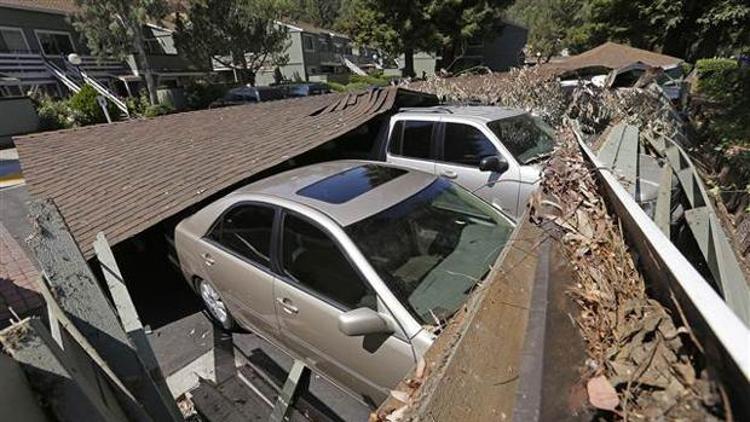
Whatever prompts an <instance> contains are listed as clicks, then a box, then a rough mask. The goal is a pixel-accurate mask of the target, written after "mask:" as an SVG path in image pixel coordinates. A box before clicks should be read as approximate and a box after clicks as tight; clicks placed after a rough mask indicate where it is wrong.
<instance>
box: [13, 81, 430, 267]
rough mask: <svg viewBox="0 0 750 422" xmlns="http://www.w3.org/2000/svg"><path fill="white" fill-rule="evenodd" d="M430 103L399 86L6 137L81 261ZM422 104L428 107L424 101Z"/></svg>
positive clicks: (31, 184) (33, 188)
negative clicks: (99, 241) (102, 245)
mask: <svg viewBox="0 0 750 422" xmlns="http://www.w3.org/2000/svg"><path fill="white" fill-rule="evenodd" d="M419 98H422V99H425V98H430V97H429V96H426V94H418V93H415V92H413V91H407V90H404V89H400V88H395V87H389V88H385V89H372V90H369V91H367V92H361V93H351V94H333V95H323V96H317V97H305V98H300V99H292V100H282V101H276V102H269V103H261V104H256V105H245V106H236V107H227V108H220V109H213V110H201V111H194V112H187V113H178V114H172V115H168V116H162V117H159V118H154V119H148V120H130V121H125V122H118V123H112V124H104V125H97V126H89V127H84V128H77V129H69V130H62V131H56V132H46V133H40V134H36V135H30V136H23V137H18V138H16V139H14V141H15V143H16V147H17V149H18V153H19V156H20V159H21V164H22V167H23V172H24V177H25V179H26V183H27V185H28V187H29V191H30V192H31V194H32V195H33V196H34V197H35V198H38V199H42V198H51V199H53V200H54V201H55V203H56V204H57V206H58V208H59V209H60V212H61V213H62V215H63V217H64V218H65V220H66V222H67V224H68V226H69V228H70V231H71V233H72V234H73V236H74V238H75V239H76V241H77V242H78V244H79V246H80V248H81V250H82V251H83V253H84V255H85V256H86V257H87V258H90V257H91V256H92V254H93V250H92V242H93V241H94V239H95V236H96V233H97V232H99V231H103V232H104V233H106V235H107V237H108V239H109V241H110V243H111V244H112V245H114V244H116V243H118V242H121V241H122V240H125V239H127V238H130V237H132V236H135V235H137V234H138V233H141V232H143V231H144V230H146V229H148V228H149V227H152V226H154V225H156V224H158V223H159V222H161V221H163V220H164V219H166V218H168V217H170V216H173V215H175V214H177V213H179V212H180V211H182V210H185V209H186V208H188V207H190V206H191V205H194V204H196V203H199V202H200V201H202V200H204V199H207V198H208V197H210V196H211V195H214V194H216V193H218V192H221V191H222V190H225V189H227V188H230V187H233V186H234V185H236V184H237V183H239V182H242V181H243V180H246V179H247V178H249V177H251V176H253V175H255V174H257V173H259V172H261V171H263V170H266V169H268V168H270V167H273V166H275V165H278V164H280V163H282V162H284V161H286V160H288V159H289V158H291V157H293V156H296V155H299V154H301V153H304V152H306V151H309V150H311V149H313V148H315V147H317V146H320V145H322V144H324V143H325V142H328V141H330V140H333V139H335V138H337V137H339V136H341V135H343V134H345V133H347V132H349V131H351V130H352V129H354V128H356V127H358V126H361V125H362V124H364V123H366V122H367V121H369V120H371V119H373V118H374V117H376V116H378V115H379V114H381V113H384V112H387V111H389V110H392V109H393V108H394V107H397V106H401V105H413V102H414V100H417V101H419ZM429 101H434V100H433V98H430V99H429Z"/></svg>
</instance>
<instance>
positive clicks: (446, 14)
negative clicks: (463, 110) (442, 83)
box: [425, 0, 513, 67]
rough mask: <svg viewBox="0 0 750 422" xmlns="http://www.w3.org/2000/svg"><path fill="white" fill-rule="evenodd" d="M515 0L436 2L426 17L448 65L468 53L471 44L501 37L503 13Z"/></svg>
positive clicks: (428, 7)
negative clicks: (493, 37)
mask: <svg viewBox="0 0 750 422" xmlns="http://www.w3.org/2000/svg"><path fill="white" fill-rule="evenodd" d="M512 2H513V0H432V1H430V2H429V3H428V4H427V7H426V10H425V12H426V14H427V15H428V17H429V20H430V22H431V23H432V25H433V27H434V29H435V33H436V36H437V41H438V45H437V46H433V48H432V49H428V51H435V52H436V53H439V54H440V56H441V57H442V63H443V65H444V66H446V67H448V66H450V65H451V64H452V63H453V61H454V60H455V59H456V58H457V57H459V56H461V55H463V54H465V53H466V49H467V46H468V44H469V43H471V42H472V41H483V40H484V39H485V38H487V37H488V36H492V35H495V34H497V32H498V30H499V29H500V28H501V27H502V25H503V20H502V18H503V13H504V11H505V9H506V8H507V7H508V6H509V5H510V4H511V3H512Z"/></svg>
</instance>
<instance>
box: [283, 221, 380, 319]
mask: <svg viewBox="0 0 750 422" xmlns="http://www.w3.org/2000/svg"><path fill="white" fill-rule="evenodd" d="M282 249H283V253H282V261H283V262H282V264H283V270H284V273H286V275H288V276H289V277H291V278H292V279H293V280H294V281H296V282H298V283H300V284H301V285H303V286H305V287H306V288H308V289H311V290H313V291H314V292H316V293H317V294H319V295H321V296H323V297H324V298H327V299H331V300H333V301H335V302H337V303H339V304H341V305H343V306H344V307H346V308H348V309H355V308H361V307H369V308H371V309H377V305H376V303H377V302H376V300H375V294H374V292H372V290H371V289H370V288H369V286H368V285H367V283H366V282H365V281H364V280H363V279H362V277H361V276H360V275H359V273H358V272H357V271H355V270H354V268H353V267H352V266H351V264H350V263H349V260H347V259H346V256H345V255H344V254H343V253H342V252H341V250H340V249H339V247H338V245H337V244H336V243H335V242H334V241H333V240H332V239H331V238H330V237H329V236H328V235H327V234H326V233H324V232H323V231H322V230H321V229H319V228H318V227H316V226H314V225H313V224H310V223H308V222H307V221H305V220H303V219H301V218H299V217H296V216H294V215H287V216H286V217H285V218H284V231H283V240H282Z"/></svg>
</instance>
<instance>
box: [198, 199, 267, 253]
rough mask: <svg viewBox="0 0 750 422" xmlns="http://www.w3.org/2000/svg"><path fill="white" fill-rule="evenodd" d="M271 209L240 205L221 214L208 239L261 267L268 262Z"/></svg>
mask: <svg viewBox="0 0 750 422" xmlns="http://www.w3.org/2000/svg"><path fill="white" fill-rule="evenodd" d="M273 218H274V210H273V209H272V208H269V207H264V206H261V205H240V206H237V207H235V208H232V209H231V210H229V212H227V213H226V214H224V215H223V216H222V217H221V219H220V220H219V221H218V223H217V224H216V225H215V226H214V228H213V229H212V230H211V232H210V233H209V234H208V236H207V237H208V238H209V239H211V240H213V241H214V242H216V243H218V244H220V245H221V246H223V247H224V248H226V249H228V250H230V251H232V252H234V253H236V254H238V255H240V256H242V257H244V258H247V259H249V260H251V261H253V262H255V263H257V264H260V265H262V266H264V267H268V266H269V265H270V250H271V231H272V229H273Z"/></svg>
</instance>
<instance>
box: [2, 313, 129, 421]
mask: <svg viewBox="0 0 750 422" xmlns="http://www.w3.org/2000/svg"><path fill="white" fill-rule="evenodd" d="M0 343H2V345H3V346H4V348H5V350H7V351H8V352H9V353H10V355H11V356H12V357H13V359H15V360H16V361H17V362H19V363H20V364H21V365H22V367H23V369H24V371H25V372H26V378H27V379H28V381H29V383H30V385H31V387H32V389H33V390H34V391H35V392H36V393H37V394H39V395H40V396H42V397H45V398H47V400H46V402H47V403H48V405H49V409H50V411H51V413H52V414H53V415H54V417H55V418H56V419H57V420H63V421H64V420H69V421H84V420H85V421H102V422H106V421H115V422H116V421H121V422H126V421H128V420H129V419H128V418H127V417H126V416H125V413H124V412H123V410H122V409H121V408H120V407H119V404H118V403H117V400H114V399H113V398H112V394H111V392H109V394H107V393H108V391H107V390H108V386H107V384H106V382H102V383H100V382H96V381H94V382H92V380H91V379H88V378H87V377H86V376H85V372H84V368H81V367H80V366H79V364H78V363H80V362H85V361H86V357H85V356H81V355H80V354H79V353H77V351H76V350H75V349H73V348H69V350H68V351H67V352H64V351H63V350H62V349H61V348H60V346H59V345H58V344H57V342H56V341H55V340H54V339H53V338H52V336H51V335H50V334H49V331H47V329H46V328H45V327H44V324H42V322H41V321H40V320H39V319H36V318H27V319H25V320H23V321H22V322H20V323H18V324H16V325H13V326H11V327H9V328H6V329H5V330H3V331H2V332H0ZM73 354H76V355H78V356H77V357H76V358H74V357H73ZM107 396H109V397H107ZM107 398H109V400H107Z"/></svg>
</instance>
